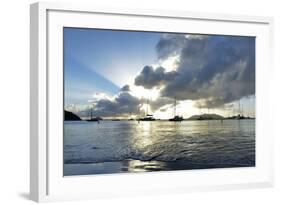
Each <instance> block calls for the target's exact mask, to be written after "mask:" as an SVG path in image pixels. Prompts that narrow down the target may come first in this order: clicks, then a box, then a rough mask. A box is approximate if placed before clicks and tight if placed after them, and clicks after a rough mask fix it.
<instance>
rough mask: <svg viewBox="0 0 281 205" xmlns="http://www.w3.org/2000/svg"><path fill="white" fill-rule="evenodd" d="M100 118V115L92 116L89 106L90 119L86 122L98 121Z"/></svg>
mask: <svg viewBox="0 0 281 205" xmlns="http://www.w3.org/2000/svg"><path fill="white" fill-rule="evenodd" d="M100 120H102V118H101V117H93V108H91V112H90V119H88V120H87V121H88V122H99V121H100Z"/></svg>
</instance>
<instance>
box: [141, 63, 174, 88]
mask: <svg viewBox="0 0 281 205" xmlns="http://www.w3.org/2000/svg"><path fill="white" fill-rule="evenodd" d="M176 76H177V72H175V71H172V72H165V69H164V68H163V67H158V68H156V69H153V67H152V66H145V67H144V68H143V69H142V71H141V73H140V74H139V75H138V76H137V77H136V78H135V85H138V86H143V87H144V88H146V89H151V88H153V87H158V86H161V85H163V84H165V83H166V82H169V81H172V80H173V79H175V77H176Z"/></svg>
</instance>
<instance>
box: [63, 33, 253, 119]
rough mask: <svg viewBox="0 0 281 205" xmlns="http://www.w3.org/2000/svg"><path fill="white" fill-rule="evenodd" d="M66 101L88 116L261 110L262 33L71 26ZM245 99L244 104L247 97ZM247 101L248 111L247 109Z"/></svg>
mask: <svg viewBox="0 0 281 205" xmlns="http://www.w3.org/2000/svg"><path fill="white" fill-rule="evenodd" d="M64 95H65V96H64V106H65V109H66V110H69V111H72V112H74V113H75V114H77V115H79V116H80V117H82V118H86V117H88V116H89V109H90V108H92V110H93V115H94V116H101V117H105V118H106V117H108V118H111V117H126V118H127V117H140V116H144V115H145V114H148V113H149V114H153V115H154V116H155V117H156V118H161V119H169V118H172V117H173V115H174V113H173V110H174V102H175V99H176V110H177V113H176V114H177V115H180V116H183V117H185V118H188V117H190V116H192V115H195V114H203V113H216V114H220V115H223V116H225V117H227V116H232V115H237V114H239V113H240V114H241V112H242V110H243V114H244V115H247V116H252V117H254V116H255V38H254V37H242V36H220V35H199V34H176V33H158V32H142V31H120V30H102V29H85V28H82V29H81V28H64ZM239 102H240V103H239ZM239 104H240V111H239Z"/></svg>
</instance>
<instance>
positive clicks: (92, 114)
mask: <svg viewBox="0 0 281 205" xmlns="http://www.w3.org/2000/svg"><path fill="white" fill-rule="evenodd" d="M92 118H93V108H92V107H91V119H92Z"/></svg>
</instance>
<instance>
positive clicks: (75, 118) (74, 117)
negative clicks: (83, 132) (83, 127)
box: [64, 110, 81, 121]
mask: <svg viewBox="0 0 281 205" xmlns="http://www.w3.org/2000/svg"><path fill="white" fill-rule="evenodd" d="M64 120H65V121H78V120H81V119H80V117H78V116H77V115H75V114H73V113H72V112H69V111H66V110H65V111H64Z"/></svg>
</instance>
